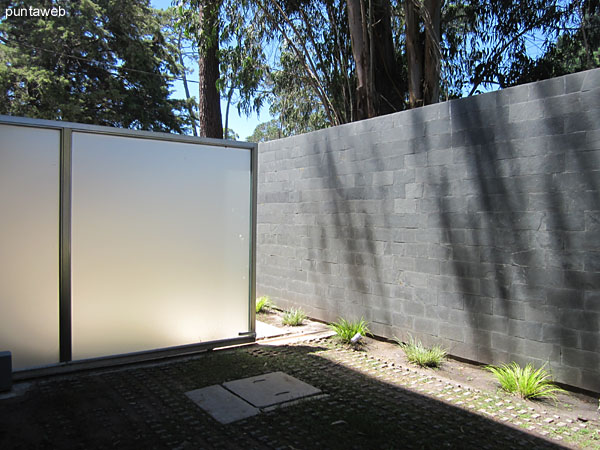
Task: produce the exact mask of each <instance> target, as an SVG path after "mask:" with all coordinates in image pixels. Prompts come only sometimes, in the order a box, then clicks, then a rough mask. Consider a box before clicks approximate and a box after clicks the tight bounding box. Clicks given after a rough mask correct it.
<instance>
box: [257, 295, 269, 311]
mask: <svg viewBox="0 0 600 450" xmlns="http://www.w3.org/2000/svg"><path fill="white" fill-rule="evenodd" d="M272 307H273V302H272V301H271V299H270V298H269V296H268V295H264V296H262V297H259V298H257V299H256V312H257V313H261V312H265V311H267V310H269V309H271V308H272Z"/></svg>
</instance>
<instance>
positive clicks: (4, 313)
mask: <svg viewBox="0 0 600 450" xmlns="http://www.w3.org/2000/svg"><path fill="white" fill-rule="evenodd" d="M59 181H60V132H59V131H57V130H44V129H36V128H29V127H19V126H12V125H0V214H1V217H2V220H1V221H0V317H1V318H2V324H1V326H0V350H9V351H11V352H12V358H13V359H12V363H13V369H22V368H26V367H32V366H38V365H46V364H52V363H57V362H58V360H59V344H58V327H59V323H58V320H59V319H58V245H59V242H58V236H59V234H58V225H59V209H58V207H59V195H60V187H59Z"/></svg>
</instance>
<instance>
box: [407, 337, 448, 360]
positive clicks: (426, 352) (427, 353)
mask: <svg viewBox="0 0 600 450" xmlns="http://www.w3.org/2000/svg"><path fill="white" fill-rule="evenodd" d="M396 342H397V343H398V345H399V346H400V348H402V350H404V353H405V354H406V358H407V359H408V360H409V361H410V362H411V363H414V364H417V365H418V366H421V367H440V366H441V365H442V363H443V362H444V359H445V358H446V355H447V352H446V350H444V349H443V348H442V347H440V346H439V345H434V346H433V347H431V348H427V347H425V346H424V345H423V344H422V343H421V341H419V340H418V339H414V338H413V337H412V336H409V341H408V343H406V342H402V341H400V340H399V339H398V338H396Z"/></svg>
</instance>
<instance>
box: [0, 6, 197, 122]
mask: <svg viewBox="0 0 600 450" xmlns="http://www.w3.org/2000/svg"><path fill="white" fill-rule="evenodd" d="M0 5H1V9H2V10H3V11H4V10H6V9H7V8H9V7H10V8H12V9H13V10H17V9H19V8H27V9H29V7H32V8H47V9H50V8H52V7H54V8H58V7H59V6H60V7H61V8H64V11H65V14H64V15H62V16H58V15H57V16H54V17H53V16H49V17H35V16H31V15H28V14H25V15H21V16H19V17H16V16H9V17H6V18H5V19H4V20H3V21H2V22H1V23H0V59H1V60H2V64H0V96H1V98H0V113H2V114H9V115H20V116H28V117H36V118H43V119H60V120H68V121H74V122H80V123H89V124H99V125H109V126H115V127H123V128H134V129H144V130H155V131H169V132H177V133H181V132H183V131H185V128H186V120H185V118H184V117H183V116H182V109H183V105H184V102H181V101H177V100H172V99H170V98H169V95H170V92H171V90H170V86H171V78H172V77H174V76H177V75H178V74H179V71H180V68H179V66H178V64H177V60H176V59H175V55H176V54H177V52H176V50H175V49H174V48H173V46H172V45H171V44H170V43H168V42H167V40H166V39H165V36H164V34H163V32H162V31H161V26H162V18H161V14H160V13H159V12H158V11H155V10H153V9H152V8H150V6H149V2H148V0H82V1H78V2H72V1H59V2H53V1H48V0H45V1H40V0H36V1H31V0H21V1H14V0H13V1H11V2H10V3H9V2H7V1H4V0H3V1H1V2H0Z"/></svg>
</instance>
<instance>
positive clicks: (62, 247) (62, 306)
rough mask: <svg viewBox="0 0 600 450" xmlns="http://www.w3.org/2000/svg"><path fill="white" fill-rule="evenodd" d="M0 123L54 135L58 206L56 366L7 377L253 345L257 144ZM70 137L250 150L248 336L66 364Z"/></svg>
mask: <svg viewBox="0 0 600 450" xmlns="http://www.w3.org/2000/svg"><path fill="white" fill-rule="evenodd" d="M0 124H6V125H15V126H23V127H35V128H46V129H55V130H59V131H60V133H61V139H60V194H59V195H60V201H59V205H60V206H59V210H60V211H59V255H58V256H59V348H60V358H59V361H60V362H59V363H58V364H53V365H49V366H43V367H35V368H30V369H22V370H17V371H15V372H13V378H15V379H26V378H31V377H35V376H43V375H48V374H54V373H65V372H70V371H74V370H83V369H90V368H95V367H106V366H110V365H117V364H128V363H132V362H140V361H145V360H152V359H157V358H163V357H170V356H175V355H180V354H189V353H195V352H201V351H206V350H209V349H213V348H218V347H224V346H229V345H236V344H243V343H248V342H254V341H255V339H256V211H257V194H256V191H257V187H258V145H257V144H255V143H251V142H238V141H230V140H220V139H212V138H198V137H193V136H182V135H175V134H168V133H160V132H151V131H139V130H128V129H121V128H111V127H105V126H98V125H85V124H78V123H72V122H60V121H55V120H42V119H29V118H24V117H12V116H2V115H0ZM73 132H83V133H93V134H104V135H113V136H122V137H135V138H141V139H151V140H155V141H157V140H159V141H171V142H182V143H190V144H201V145H210V146H214V147H225V148H227V147H231V148H238V149H246V150H249V151H250V178H251V181H250V183H251V186H250V199H249V201H250V227H251V229H250V248H249V263H250V264H249V274H248V275H249V289H248V292H249V299H248V308H249V311H248V318H249V319H248V331H243V332H240V333H239V336H238V337H232V338H231V339H224V340H217V341H212V342H206V343H201V344H189V345H183V346H176V347H168V348H161V349H154V350H148V351H142V352H134V353H127V354H119V355H111V356H106V357H101V358H93V359H86V360H80V361H72V326H71V325H72V324H71V311H72V308H71V307H72V302H71V179H72V177H71V175H72V174H71V156H72V136H73Z"/></svg>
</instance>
